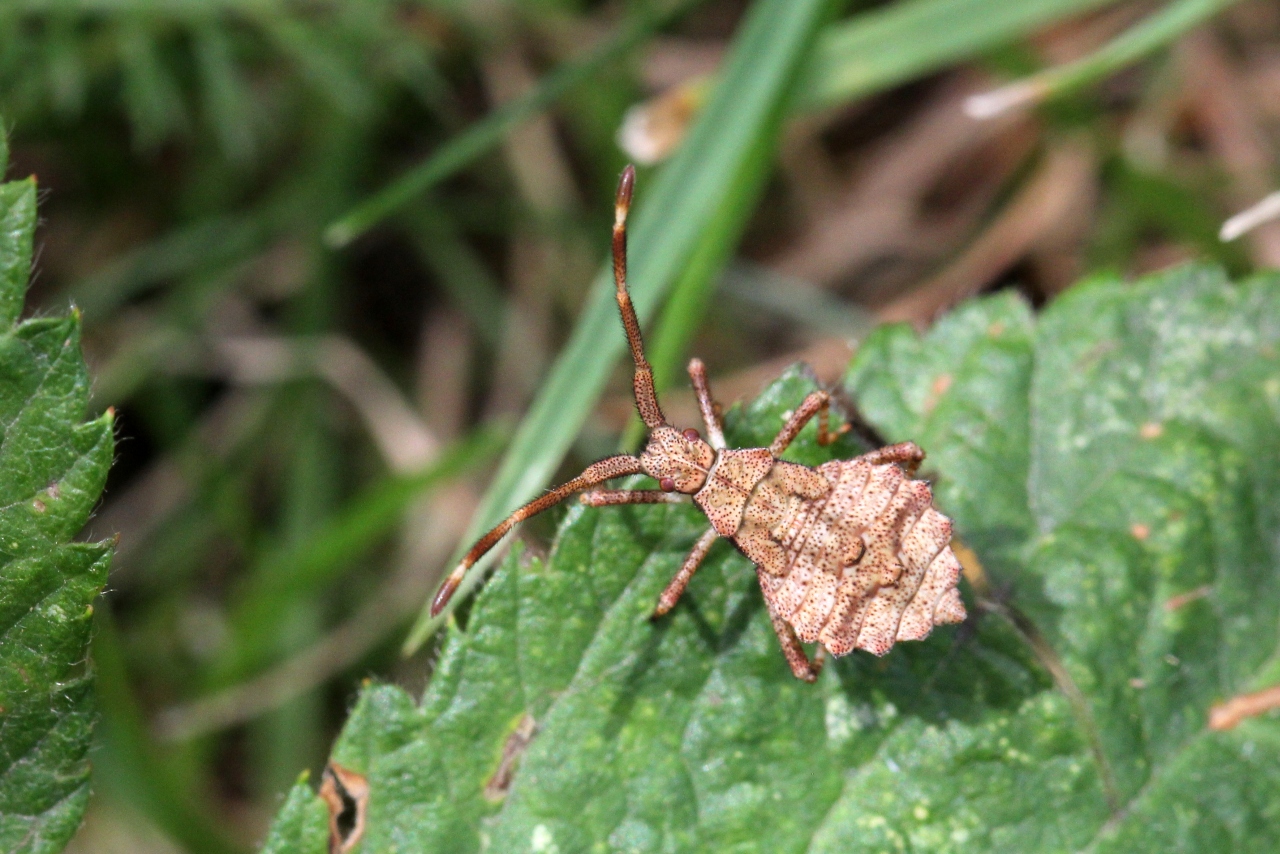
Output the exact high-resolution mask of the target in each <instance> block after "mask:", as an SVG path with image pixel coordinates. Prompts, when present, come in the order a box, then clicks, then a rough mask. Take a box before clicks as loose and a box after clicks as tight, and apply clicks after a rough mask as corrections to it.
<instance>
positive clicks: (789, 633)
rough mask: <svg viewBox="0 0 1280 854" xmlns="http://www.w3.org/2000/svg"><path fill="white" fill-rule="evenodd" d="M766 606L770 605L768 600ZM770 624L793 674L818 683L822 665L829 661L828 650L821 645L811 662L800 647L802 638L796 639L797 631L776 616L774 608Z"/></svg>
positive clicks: (770, 615)
mask: <svg viewBox="0 0 1280 854" xmlns="http://www.w3.org/2000/svg"><path fill="white" fill-rule="evenodd" d="M766 604H768V603H767V600H766ZM769 622H771V623H773V632H774V634H776V635H777V636H778V643H779V644H781V645H782V654H783V655H784V656H785V657H786V659H787V664H789V665H791V672H792V674H794V675H795V677H796V678H797V679H802V680H804V681H805V682H817V681H818V674H819V673H821V672H822V665H823V664H825V663H826V661H827V651H826V649H825V648H824V647H823V646H821V645H819V646H818V651H817V652H815V653H814V655H813V661H810V660H809V656H808V655H806V654H805V651H804V647H803V646H801V645H800V638H798V637H796V630H795V629H793V628H791V624H790V623H788V622H787V621H786V620H784V619H782V617H779V616H778V615H777V614H775V613H774V612H773V608H772V607H770V608H769Z"/></svg>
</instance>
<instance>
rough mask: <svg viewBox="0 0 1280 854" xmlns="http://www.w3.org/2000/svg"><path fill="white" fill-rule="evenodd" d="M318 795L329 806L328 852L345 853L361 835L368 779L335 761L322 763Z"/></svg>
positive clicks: (350, 849) (367, 796)
mask: <svg viewBox="0 0 1280 854" xmlns="http://www.w3.org/2000/svg"><path fill="white" fill-rule="evenodd" d="M320 798H321V800H323V801H324V803H325V806H327V807H328V808H329V854H347V852H348V851H352V850H354V849H355V847H356V845H358V844H359V842H360V837H362V836H364V827H365V816H366V815H367V814H368V811H369V780H368V778H366V777H365V776H364V775H363V774H357V773H356V772H355V771H352V770H351V769H349V768H344V767H342V766H341V765H339V764H338V763H336V762H330V763H329V764H328V765H327V766H325V769H324V774H323V775H322V777H321V781H320Z"/></svg>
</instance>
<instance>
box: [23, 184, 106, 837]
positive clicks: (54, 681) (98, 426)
mask: <svg viewBox="0 0 1280 854" xmlns="http://www.w3.org/2000/svg"><path fill="white" fill-rule="evenodd" d="M35 215H36V210H35V184H34V182H33V181H30V180H28V181H22V182H14V183H10V184H5V185H3V186H2V187H0V222H2V223H3V228H2V229H0V322H2V324H3V327H4V331H3V332H0V849H3V850H5V851H24V852H26V851H32V852H36V851H60V850H61V849H62V847H63V846H64V845H65V844H66V842H67V840H69V839H70V838H71V835H72V834H73V833H74V832H75V830H76V828H77V827H78V826H79V824H80V819H81V816H82V815H83V813H84V808H85V803H86V801H87V800H88V797H89V763H88V758H87V753H88V749H89V742H90V737H91V733H92V724H93V716H94V708H93V696H92V671H91V669H90V667H89V665H88V664H87V662H86V650H87V647H88V642H89V634H90V624H91V616H92V613H93V606H92V602H93V600H94V598H95V597H97V595H98V593H99V592H100V591H101V590H102V586H103V584H104V583H105V581H106V577H107V565H108V562H109V560H110V546H109V544H104V543H98V544H91V543H71V542H69V540H70V539H71V538H72V537H73V536H75V534H76V533H77V532H78V531H79V530H80V528H82V527H83V526H84V523H85V522H86V521H87V520H88V518H89V513H90V511H92V509H93V506H94V504H95V503H96V502H97V500H98V496H99V495H100V494H101V492H102V486H103V483H104V481H105V479H106V474H107V468H108V466H109V465H110V463H111V454H112V416H111V415H110V413H108V414H107V415H104V416H102V417H101V418H99V419H97V420H95V421H92V422H89V423H81V422H82V419H83V418H84V415H85V410H86V406H87V403H88V396H89V378H88V374H87V371H86V370H85V364H84V359H83V357H82V356H81V355H80V318H79V315H78V314H74V315H72V316H71V317H65V318H55V317H46V318H39V319H35V320H28V321H26V322H24V323H21V324H17V325H14V324H15V322H16V320H17V317H18V314H19V312H20V311H21V309H22V302H23V296H24V292H25V289H26V281H27V276H28V273H29V269H30V264H31V240H32V233H33V231H34V227H35Z"/></svg>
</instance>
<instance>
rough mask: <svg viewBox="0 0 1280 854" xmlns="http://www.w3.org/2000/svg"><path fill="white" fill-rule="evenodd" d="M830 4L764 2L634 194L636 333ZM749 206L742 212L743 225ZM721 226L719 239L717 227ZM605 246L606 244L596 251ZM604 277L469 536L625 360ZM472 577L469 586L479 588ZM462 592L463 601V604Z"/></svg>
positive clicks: (420, 629) (516, 490) (695, 244)
mask: <svg viewBox="0 0 1280 854" xmlns="http://www.w3.org/2000/svg"><path fill="white" fill-rule="evenodd" d="M830 8H831V3H830V2H827V0H761V2H758V3H756V4H755V5H754V6H753V7H752V8H751V11H750V13H749V14H748V16H747V19H746V21H745V22H744V23H743V24H742V26H741V29H740V31H739V33H738V35H737V36H736V37H735V39H734V45H733V49H732V51H731V54H730V57H729V59H728V61H727V62H726V64H725V72H724V76H723V77H722V78H721V81H720V83H719V84H718V86H717V87H716V90H715V92H714V94H713V95H712V97H711V100H710V101H709V103H708V104H707V107H706V109H705V110H704V111H703V112H702V114H701V115H700V116H699V118H698V121H697V123H696V124H695V125H694V127H693V128H692V129H691V131H690V134H689V137H688V139H687V140H686V141H685V143H684V144H683V145H682V146H681V147H680V150H679V151H678V152H677V154H676V156H675V157H674V158H673V159H672V161H671V162H670V163H669V164H668V165H667V166H666V167H665V168H664V169H663V170H662V171H661V173H660V174H659V175H658V177H657V179H656V180H654V181H653V182H651V183H650V182H644V183H642V184H641V188H640V190H639V191H638V193H637V210H636V213H635V219H634V221H633V227H632V229H631V247H630V256H631V264H630V267H631V269H630V284H631V295H632V299H633V301H634V302H635V306H636V311H637V313H638V315H639V316H640V318H641V321H642V322H643V321H644V319H646V318H648V317H650V316H652V314H653V312H654V311H655V310H656V308H657V306H658V303H659V302H660V301H661V299H662V297H663V296H664V294H665V293H666V291H667V290H668V288H669V287H670V286H671V284H672V282H673V281H674V280H675V279H676V278H677V276H678V275H679V274H680V272H681V271H682V269H683V268H684V267H685V265H686V264H687V263H688V261H689V259H690V258H691V256H693V255H694V253H695V252H697V251H699V247H702V246H703V242H704V241H705V240H708V239H709V238H710V239H716V234H717V233H718V234H719V237H720V239H724V238H725V237H727V236H728V235H730V234H732V232H733V229H728V228H725V227H724V225H723V220H721V219H720V218H719V216H718V215H719V214H720V213H721V212H722V211H723V203H724V201H725V200H726V199H731V198H735V197H736V194H737V193H738V192H739V191H740V186H739V185H740V184H741V183H742V182H748V181H755V180H758V176H756V175H752V174H744V167H746V166H749V165H751V164H753V163H756V162H757V158H758V157H759V152H758V150H757V146H758V145H760V144H761V139H762V138H765V137H767V136H768V134H770V133H771V129H772V128H775V127H776V123H777V119H778V116H779V115H780V113H781V111H782V109H783V108H784V107H785V106H786V104H787V101H788V98H789V96H790V94H791V92H792V89H793V86H794V80H795V76H796V73H797V71H798V69H799V68H800V67H802V64H803V62H804V61H805V59H806V58H807V57H808V55H809V52H810V50H811V49H812V41H813V37H814V34H815V32H816V30H817V28H818V26H819V25H820V24H821V23H822V22H823V21H825V20H826V17H827V14H828V11H829V9H830ZM748 207H749V206H747V205H742V206H741V208H740V214H741V215H743V216H745V214H746V212H747V208H748ZM718 222H719V223H721V225H720V226H719V227H718V228H717V223H718ZM601 242H602V243H603V242H604V241H603V235H602V240H601ZM612 291H613V283H612V281H611V279H610V276H609V273H608V271H607V270H606V271H603V272H602V273H601V274H600V277H599V278H598V279H597V280H596V282H595V284H594V286H593V289H592V293H591V296H590V298H589V302H588V304H587V307H586V309H585V310H584V311H583V313H582V316H581V317H580V319H579V321H578V324H577V327H576V328H575V329H574V332H573V335H572V337H571V338H570V340H569V342H568V344H567V345H566V346H565V349H564V352H563V353H561V355H560V357H559V359H557V361H556V363H555V365H554V366H553V367H552V369H551V372H550V375H549V376H548V377H547V379H546V381H545V383H544V384H543V386H542V388H541V390H540V391H539V393H538V397H537V399H536V400H535V401H534V402H533V405H532V407H531V409H530V411H529V414H528V415H527V416H526V418H525V420H524V422H523V423H522V424H521V426H520V430H519V432H518V433H517V434H516V437H515V439H514V440H513V442H512V446H511V449H510V450H509V451H508V452H507V455H506V458H505V459H504V460H503V463H502V467H501V469H500V470H499V472H498V474H497V476H496V477H495V479H494V482H493V484H492V486H491V487H490V489H489V492H488V493H487V494H486V496H485V498H484V500H483V502H482V504H481V507H480V509H479V510H478V512H477V513H476V517H475V519H474V520H473V521H472V526H471V530H470V531H468V537H470V536H474V535H476V534H478V533H480V532H481V531H484V530H486V529H487V528H489V527H490V526H492V525H493V524H494V523H495V522H497V521H498V520H499V519H501V518H502V517H503V516H504V515H506V514H507V513H508V512H510V510H511V509H512V508H513V507H515V506H516V505H518V504H519V503H520V502H522V501H525V500H527V499H528V498H530V497H531V496H533V495H534V494H535V493H536V492H537V491H538V490H539V489H541V488H542V487H543V486H545V485H546V483H547V481H548V479H549V478H550V477H551V475H552V473H553V472H554V471H555V468H556V466H557V465H559V463H560V460H561V459H563V457H564V454H565V452H566V451H567V450H568V448H569V445H570V443H571V442H572V441H573V438H574V436H575V435H576V434H577V432H578V430H579V428H580V427H581V426H582V422H583V421H584V420H585V419H586V416H587V413H588V412H589V411H590V409H591V407H592V406H593V405H594V403H595V401H596V399H597V398H598V397H599V395H600V391H601V389H602V388H603V386H604V383H605V380H606V379H607V378H608V375H609V372H610V370H611V369H612V368H613V365H614V364H615V363H616V361H617V359H618V357H619V356H620V355H621V354H622V351H623V336H622V329H621V326H620V324H619V322H618V317H617V308H616V306H615V305H614V301H613V293H612ZM478 577H479V573H478V572H476V573H473V574H472V577H471V578H469V579H468V581H467V582H464V588H469V586H470V585H474V583H476V579H477V578H478ZM466 592H467V590H466V589H464V590H462V591H460V592H459V596H458V597H456V598H457V599H460V598H461V597H462V596H464V595H465V594H466ZM437 625H439V620H432V619H431V618H430V617H429V616H428V614H427V611H426V610H425V609H424V611H423V613H422V616H421V617H420V618H419V620H418V623H417V625H416V626H415V627H414V630H413V631H412V632H411V633H410V637H409V639H408V641H407V642H406V649H416V648H417V647H418V646H419V645H421V643H422V641H423V640H424V639H425V638H427V637H428V636H429V635H430V634H431V632H432V631H434V629H435V628H436V626H437Z"/></svg>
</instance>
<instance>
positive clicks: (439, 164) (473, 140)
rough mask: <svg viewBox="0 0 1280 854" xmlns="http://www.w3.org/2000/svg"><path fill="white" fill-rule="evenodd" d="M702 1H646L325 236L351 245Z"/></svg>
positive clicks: (338, 222)
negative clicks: (662, 4) (656, 4)
mask: <svg viewBox="0 0 1280 854" xmlns="http://www.w3.org/2000/svg"><path fill="white" fill-rule="evenodd" d="M698 2H701V0H683V2H680V3H677V4H676V5H675V6H674V7H668V8H666V9H665V10H657V9H653V8H651V7H648V6H646V7H644V10H643V11H641V12H640V13H639V14H638V15H637V16H636V17H635V18H634V19H633V20H632V21H631V22H630V23H628V24H627V25H625V26H624V27H622V28H621V29H620V30H619V31H618V32H617V33H616V34H614V35H613V36H612V37H611V38H609V39H608V40H606V41H605V42H604V43H603V44H601V45H600V46H599V47H597V48H596V49H595V50H593V51H591V52H590V53H588V54H587V55H586V56H584V57H583V58H582V59H579V60H575V61H572V62H566V63H565V64H564V65H561V66H560V67H559V68H557V69H556V70H555V71H553V72H551V73H550V74H548V75H547V76H546V77H544V78H543V79H542V80H541V82H539V84H538V85H537V86H535V87H534V88H533V89H531V90H530V91H529V92H528V93H527V94H526V95H524V96H522V97H520V98H517V99H515V100H513V101H509V102H508V103H506V104H503V105H502V106H501V107H499V108H498V109H496V110H494V111H493V112H492V113H490V114H489V115H488V116H486V117H485V118H484V119H482V120H480V121H479V122H476V123H475V124H474V125H472V126H471V127H470V128H469V129H467V130H466V131H464V132H462V133H461V134H459V135H457V136H455V137H453V138H452V139H450V140H449V141H448V142H446V143H445V144H444V145H442V146H441V147H440V148H439V150H437V151H436V152H435V153H434V154H432V155H431V156H430V157H428V158H427V159H426V160H425V161H423V162H422V163H421V164H420V165H418V166H416V167H414V168H413V169H411V170H409V171H408V172H407V173H406V174H404V175H401V176H400V177H399V178H396V179H395V180H394V181H392V182H391V183H390V184H389V185H387V186H386V187H385V188H384V189H382V190H380V191H379V192H377V193H375V194H374V195H373V196H372V197H371V198H369V199H367V200H366V201H364V202H362V203H361V204H359V205H358V206H357V207H355V208H354V209H352V210H351V211H350V212H348V213H346V214H345V215H343V216H342V217H340V218H339V219H338V220H336V221H335V222H334V223H333V224H332V225H330V226H329V228H328V229H327V230H326V231H325V240H326V241H327V242H328V243H329V245H331V246H335V247H340V246H345V245H347V244H348V243H350V242H351V241H352V240H354V239H356V238H357V237H359V236H360V235H361V234H364V233H365V232H366V231H368V230H369V229H370V228H372V227H373V226H374V225H376V224H378V223H379V222H381V221H382V220H383V219H385V218H386V217H388V216H390V215H391V214H393V213H395V212H396V211H398V210H400V209H401V208H403V207H404V206H405V205H407V204H409V203H410V202H412V201H413V200H414V199H416V198H417V197H419V196H421V195H422V194H423V193H425V192H426V191H427V190H429V189H431V188H432V187H434V186H435V185H436V184H439V183H440V182H441V181H443V180H444V179H446V178H448V177H449V176H451V175H453V174H454V173H455V172H457V171H458V170H460V169H462V168H464V167H466V166H469V165H470V164H471V163H473V162H474V161H475V160H476V159H477V158H479V157H480V156H481V155H483V154H484V153H485V152H487V151H489V150H490V149H491V148H493V147H494V146H495V145H497V144H498V142H499V141H501V139H502V138H503V136H505V135H506V134H507V132H508V131H510V130H511V129H512V128H514V127H516V126H517V125H519V124H520V123H521V122H523V121H525V120H526V119H529V118H531V117H533V116H535V115H537V114H538V113H540V112H542V111H543V110H545V109H547V107H549V106H551V105H552V104H554V103H555V102H556V101H557V100H559V99H560V97H561V96H563V95H564V94H566V93H567V92H569V91H570V90H571V89H573V88H574V87H575V86H578V85H580V84H582V83H585V82H587V81H588V80H591V79H592V78H593V77H594V76H595V75H596V73H597V72H598V71H599V70H600V69H601V68H602V67H604V66H606V65H608V64H609V63H611V62H613V61H614V60H616V59H618V58H619V57H621V56H623V55H625V54H626V53H627V52H628V51H630V50H631V49H632V48H634V47H636V46H638V45H640V44H641V43H643V42H644V41H646V40H647V39H648V38H649V37H650V36H652V35H653V34H654V33H655V32H657V31H658V30H660V29H661V28H662V27H664V26H666V25H667V24H668V23H670V22H671V21H672V20H674V19H675V18H677V17H679V16H680V15H682V14H684V13H685V12H687V11H688V10H689V9H691V8H692V7H693V6H694V5H695V4H696V3H698Z"/></svg>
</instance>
